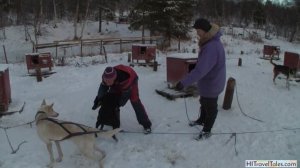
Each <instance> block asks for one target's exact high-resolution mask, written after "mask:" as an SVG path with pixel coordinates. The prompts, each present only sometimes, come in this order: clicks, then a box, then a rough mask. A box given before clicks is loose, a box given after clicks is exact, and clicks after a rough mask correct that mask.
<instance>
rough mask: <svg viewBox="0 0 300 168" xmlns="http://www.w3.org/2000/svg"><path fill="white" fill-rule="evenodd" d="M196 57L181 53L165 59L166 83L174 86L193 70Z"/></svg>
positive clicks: (195, 55)
mask: <svg viewBox="0 0 300 168" xmlns="http://www.w3.org/2000/svg"><path fill="white" fill-rule="evenodd" d="M197 59H198V56H197V54H193V53H182V54H177V55H172V56H168V57H167V82H168V84H171V85H175V84H176V83H177V82H178V81H180V80H181V79H182V78H183V77H184V76H185V75H186V74H188V73H189V72H190V71H191V70H192V69H194V68H195V65H196V63H197Z"/></svg>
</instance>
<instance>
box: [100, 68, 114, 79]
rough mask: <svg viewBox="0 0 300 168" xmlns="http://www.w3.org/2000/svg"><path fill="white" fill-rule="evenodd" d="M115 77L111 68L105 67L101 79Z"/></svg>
mask: <svg viewBox="0 0 300 168" xmlns="http://www.w3.org/2000/svg"><path fill="white" fill-rule="evenodd" d="M116 76H117V72H116V70H115V69H114V68H113V67H106V68H105V70H104V72H103V74H102V78H103V79H113V78H115V77H116Z"/></svg>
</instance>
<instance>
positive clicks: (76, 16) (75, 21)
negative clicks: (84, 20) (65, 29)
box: [74, 0, 79, 40]
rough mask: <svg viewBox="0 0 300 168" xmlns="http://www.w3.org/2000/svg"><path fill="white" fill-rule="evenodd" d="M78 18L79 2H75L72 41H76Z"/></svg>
mask: <svg viewBox="0 0 300 168" xmlns="http://www.w3.org/2000/svg"><path fill="white" fill-rule="evenodd" d="M78 16H79V0H77V6H76V13H75V18H74V40H76V39H78V37H77V21H78Z"/></svg>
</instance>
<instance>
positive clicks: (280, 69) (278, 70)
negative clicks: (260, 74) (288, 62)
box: [270, 56, 290, 89]
mask: <svg viewBox="0 0 300 168" xmlns="http://www.w3.org/2000/svg"><path fill="white" fill-rule="evenodd" d="M270 63H271V64H272V65H273V66H274V68H273V83H274V84H276V83H275V79H276V77H277V76H278V75H279V74H283V75H285V76H286V87H287V88H288V89H290V84H289V77H290V68H289V67H288V66H284V65H277V64H275V63H274V62H273V56H272V57H271V59H270Z"/></svg>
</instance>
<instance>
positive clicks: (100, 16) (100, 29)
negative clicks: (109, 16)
mask: <svg viewBox="0 0 300 168" xmlns="http://www.w3.org/2000/svg"><path fill="white" fill-rule="evenodd" d="M101 1H102V0H99V4H98V5H99V6H98V8H99V16H98V17H99V18H98V19H99V33H101V31H102V6H101V5H102V3H101Z"/></svg>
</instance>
